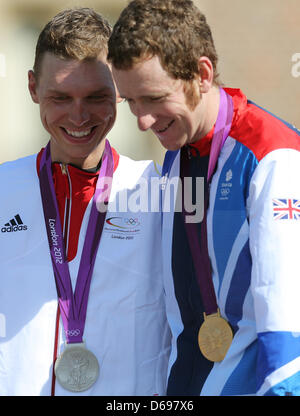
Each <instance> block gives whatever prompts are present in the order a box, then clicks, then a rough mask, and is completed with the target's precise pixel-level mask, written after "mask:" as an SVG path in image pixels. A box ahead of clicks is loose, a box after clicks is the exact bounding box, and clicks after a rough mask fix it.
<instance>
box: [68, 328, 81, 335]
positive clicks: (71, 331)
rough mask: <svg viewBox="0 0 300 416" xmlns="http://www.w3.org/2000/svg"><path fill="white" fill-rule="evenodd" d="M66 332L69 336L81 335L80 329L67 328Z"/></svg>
mask: <svg viewBox="0 0 300 416" xmlns="http://www.w3.org/2000/svg"><path fill="white" fill-rule="evenodd" d="M66 334H67V335H68V336H69V337H78V335H80V329H67V331H66Z"/></svg>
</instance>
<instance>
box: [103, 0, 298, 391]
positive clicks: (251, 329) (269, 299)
mask: <svg viewBox="0 0 300 416" xmlns="http://www.w3.org/2000/svg"><path fill="white" fill-rule="evenodd" d="M108 58H109V60H110V61H111V62H112V65H113V75H114V79H115V81H116V85H117V88H118V90H119V93H120V96H121V97H122V98H124V99H125V100H126V101H127V102H128V104H129V106H130V109H131V111H132V112H133V114H135V116H136V117H137V121H138V126H139V128H140V129H141V130H143V131H145V130H147V129H151V130H152V131H153V132H154V134H155V135H156V136H157V137H158V139H159V140H160V142H161V144H162V145H163V146H164V147H165V148H166V149H168V152H167V153H166V157H165V162H164V167H163V175H164V181H163V183H162V185H163V187H162V188H163V204H162V208H163V210H164V212H163V227H162V228H163V252H164V272H165V273H164V274H165V275H164V281H165V291H166V303H167V316H168V320H169V323H170V327H171V331H172V336H173V340H172V351H171V355H170V362H169V380H168V394H169V395H216V396H219V395H300V387H299V386H300V336H299V334H300V320H299V316H300V303H299V292H300V279H299V270H300V256H299V254H298V251H299V250H298V247H299V243H298V241H299V235H300V187H299V178H300V141H299V131H297V130H296V129H295V128H293V127H292V126H290V125H288V124H287V123H285V122H284V121H282V120H279V119H278V118H277V117H275V116H274V115H271V114H270V113H268V112H267V111H265V110H263V109H261V108H260V107H258V106H257V105H255V104H254V103H253V102H251V101H249V100H247V98H246V96H245V95H244V94H243V93H242V91H241V90H239V89H231V88H223V87H221V82H220V77H219V75H218V72H217V61H218V59H217V53H216V50H215V47H214V42H213V38H212V34H211V30H210V27H209V26H208V24H207V22H206V18H205V16H204V15H203V13H201V12H200V10H199V9H198V8H197V7H196V6H195V5H194V3H193V2H192V1H190V0H133V1H131V2H130V3H129V5H128V6H127V7H126V8H125V9H124V10H123V12H122V13H121V15H120V17H119V19H118V21H117V23H116V25H115V27H114V29H113V33H112V36H111V38H110V41H109V55H108ZM254 59H255V57H254ZM191 178H192V179H193V181H190V182H188V180H189V179H191ZM174 186H175V189H177V201H176V202H177V204H175V203H174V204H173V206H174V209H171V212H168V209H167V207H169V206H171V205H170V204H169V203H168V204H165V202H166V201H168V202H169V199H170V195H171V190H170V188H174ZM176 187H177V188H176ZM181 191H182V192H181ZM191 195H192V200H193V201H194V202H193V203H194V205H193V206H191V207H189V206H188V204H186V202H187V196H189V198H190V196H191ZM178 203H179V204H178ZM180 204H181V206H182V209H181V210H180V209H179V208H180ZM178 207H179V208H178ZM189 208H193V210H191V209H189ZM192 211H195V212H196V214H197V215H196V214H195V215H194V216H193V212H192ZM197 211H198V213H197Z"/></svg>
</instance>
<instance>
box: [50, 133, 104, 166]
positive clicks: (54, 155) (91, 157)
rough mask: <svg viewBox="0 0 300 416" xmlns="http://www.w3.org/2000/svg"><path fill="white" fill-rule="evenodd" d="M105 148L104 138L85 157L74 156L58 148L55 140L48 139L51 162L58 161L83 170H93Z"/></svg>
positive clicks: (99, 161)
mask: <svg viewBox="0 0 300 416" xmlns="http://www.w3.org/2000/svg"><path fill="white" fill-rule="evenodd" d="M104 148H105V140H103V141H102V142H101V143H100V144H99V145H98V147H97V148H96V149H94V150H93V152H91V153H90V154H88V155H87V156H86V157H76V156H73V155H72V154H69V153H67V152H64V151H62V150H61V149H58V148H57V146H56V144H55V142H54V141H53V140H52V139H50V151H51V159H52V162H58V163H62V164H65V165H73V166H76V167H78V168H80V169H83V170H88V171H93V170H95V169H96V168H97V167H98V166H99V164H100V163H101V159H102V155H103V152H104Z"/></svg>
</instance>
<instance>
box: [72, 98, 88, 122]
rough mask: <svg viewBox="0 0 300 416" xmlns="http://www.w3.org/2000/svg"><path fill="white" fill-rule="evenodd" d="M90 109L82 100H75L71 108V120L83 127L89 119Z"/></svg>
mask: <svg viewBox="0 0 300 416" xmlns="http://www.w3.org/2000/svg"><path fill="white" fill-rule="evenodd" d="M89 118H90V116H89V111H88V109H87V108H86V106H85V105H84V103H83V102H82V101H74V102H73V103H72V105H71V108H70V109H69V120H70V122H71V123H72V124H74V126H76V127H82V126H83V125H84V124H85V123H87V122H88V121H89Z"/></svg>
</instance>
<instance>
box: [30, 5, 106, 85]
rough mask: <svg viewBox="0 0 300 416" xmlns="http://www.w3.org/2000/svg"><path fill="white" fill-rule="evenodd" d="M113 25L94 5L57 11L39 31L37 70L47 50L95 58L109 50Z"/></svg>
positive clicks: (35, 64) (68, 56) (36, 56)
mask: <svg viewBox="0 0 300 416" xmlns="http://www.w3.org/2000/svg"><path fill="white" fill-rule="evenodd" d="M111 30H112V28H111V25H110V24H109V23H108V21H107V20H106V19H104V18H103V17H102V16H101V15H100V14H98V13H96V12H95V11H94V10H93V9H90V8H87V7H82V8H76V9H68V10H64V11H62V12H60V13H58V14H57V15H56V16H54V17H53V18H52V19H51V21H50V22H48V23H47V24H46V26H45V27H44V29H43V30H42V32H41V33H40V35H39V38H38V41H37V45H36V51H35V61H34V67H33V70H34V73H35V75H36V77H37V78H38V76H39V75H40V70H41V62H42V58H43V55H44V54H45V52H50V53H53V54H54V55H56V56H58V57H60V58H63V59H64V58H65V59H77V60H93V59H96V58H97V57H98V56H99V55H100V54H101V53H103V52H104V53H105V54H107V50H108V45H107V43H108V39H109V36H110V35H111Z"/></svg>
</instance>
